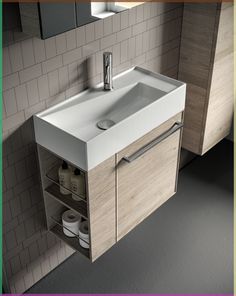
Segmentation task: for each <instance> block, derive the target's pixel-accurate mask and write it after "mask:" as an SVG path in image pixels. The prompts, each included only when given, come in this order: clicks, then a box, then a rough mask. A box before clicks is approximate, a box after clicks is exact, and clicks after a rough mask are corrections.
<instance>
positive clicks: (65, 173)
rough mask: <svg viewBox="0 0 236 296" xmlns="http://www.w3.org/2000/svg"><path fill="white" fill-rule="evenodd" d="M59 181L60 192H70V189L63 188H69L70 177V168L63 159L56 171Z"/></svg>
mask: <svg viewBox="0 0 236 296" xmlns="http://www.w3.org/2000/svg"><path fill="white" fill-rule="evenodd" d="M58 176H59V183H60V185H61V186H60V192H61V193H62V194H65V195H67V194H70V191H68V190H66V189H65V188H68V189H69V190H70V189H71V184H70V178H71V169H70V168H69V166H68V164H67V162H66V161H64V160H63V162H62V165H61V166H60V168H59V171H58Z"/></svg>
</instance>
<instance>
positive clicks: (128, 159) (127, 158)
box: [122, 122, 183, 163]
mask: <svg viewBox="0 0 236 296" xmlns="http://www.w3.org/2000/svg"><path fill="white" fill-rule="evenodd" d="M182 127H183V123H182V122H175V123H174V124H173V125H172V127H171V128H169V129H168V130H167V131H166V132H164V133H163V134H161V135H160V136H158V137H157V138H155V139H154V140H152V141H151V142H149V143H148V144H146V145H145V146H143V147H141V148H140V149H139V150H137V151H136V152H134V153H133V154H132V155H130V156H124V157H123V158H122V159H123V160H124V161H126V162H128V163H131V162H132V161H134V160H135V159H137V158H139V157H140V156H142V155H143V154H144V153H145V152H147V151H148V150H150V149H152V148H153V147H154V146H156V145H157V144H158V143H160V142H162V141H163V140H165V139H166V138H168V137H169V136H170V135H172V134H173V133H175V132H176V131H177V130H179V129H180V128H182Z"/></svg>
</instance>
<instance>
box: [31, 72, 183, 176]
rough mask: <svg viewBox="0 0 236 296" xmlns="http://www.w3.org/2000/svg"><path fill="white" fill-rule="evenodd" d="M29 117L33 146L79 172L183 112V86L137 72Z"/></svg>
mask: <svg viewBox="0 0 236 296" xmlns="http://www.w3.org/2000/svg"><path fill="white" fill-rule="evenodd" d="M113 85H114V90H112V91H104V90H103V87H102V84H100V85H98V86H97V87H96V88H94V89H93V90H90V91H84V92H82V93H80V94H78V95H76V96H74V97H72V98H70V99H68V100H66V101H64V102H62V103H59V104H57V105H55V106H53V107H51V108H49V109H47V110H45V111H43V112H41V113H39V114H36V115H34V127H35V138H36V142H37V143H38V144H39V145H41V146H43V147H45V148H46V149H48V150H50V151H52V152H54V153H55V154H57V155H58V156H60V157H62V158H64V159H66V160H68V161H70V162H71V163H73V164H74V165H77V166H78V167H80V168H81V169H82V170H84V171H88V170H90V169H92V168H94V167H95V166H97V165H98V164H99V163H101V162H102V161H104V160H106V159H107V158H109V157H110V156H112V155H114V154H115V153H117V152H119V151H120V150H122V149H123V148H125V147H126V146H127V145H129V144H131V143H132V142H134V141H135V140H137V139H138V138H140V137H142V136H143V135H145V134H146V133H148V132H149V131H151V130H152V129H153V128H155V127H157V126H158V125H160V124H162V123H163V122H165V121H166V120H168V119H169V118H170V117H172V116H174V115H175V114H176V113H178V112H181V111H183V109H184V105H185V91H186V85H185V84H184V83H182V82H179V81H177V80H174V79H170V78H168V77H166V76H163V75H160V74H156V73H152V72H149V71H147V70H144V69H142V68H139V67H135V68H132V69H130V70H128V71H125V72H123V73H121V74H119V75H117V76H116V77H114V82H113Z"/></svg>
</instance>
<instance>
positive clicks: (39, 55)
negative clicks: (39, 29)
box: [33, 38, 46, 63]
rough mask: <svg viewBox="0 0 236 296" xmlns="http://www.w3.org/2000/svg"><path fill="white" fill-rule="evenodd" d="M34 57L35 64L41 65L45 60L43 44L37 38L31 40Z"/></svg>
mask: <svg viewBox="0 0 236 296" xmlns="http://www.w3.org/2000/svg"><path fill="white" fill-rule="evenodd" d="M33 47H34V57H35V62H36V63H41V62H43V61H44V60H45V59H46V51H45V42H44V40H41V39H39V38H33Z"/></svg>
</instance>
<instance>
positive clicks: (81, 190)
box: [71, 169, 85, 200]
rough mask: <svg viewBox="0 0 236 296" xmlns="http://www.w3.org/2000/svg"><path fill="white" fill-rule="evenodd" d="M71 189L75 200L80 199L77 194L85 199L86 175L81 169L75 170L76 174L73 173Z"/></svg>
mask: <svg viewBox="0 0 236 296" xmlns="http://www.w3.org/2000/svg"><path fill="white" fill-rule="evenodd" d="M71 191H72V192H74V193H75V194H72V198H73V199H74V200H80V199H79V198H78V196H77V195H80V197H82V198H84V199H85V182H84V176H83V175H82V174H81V172H80V170H79V169H75V170H74V174H73V175H71Z"/></svg>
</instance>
